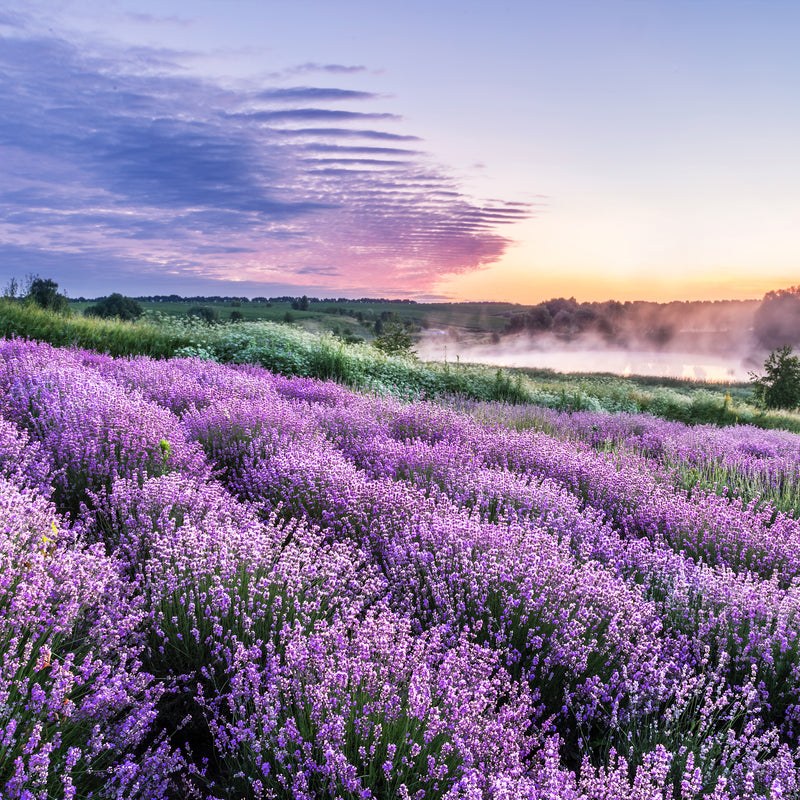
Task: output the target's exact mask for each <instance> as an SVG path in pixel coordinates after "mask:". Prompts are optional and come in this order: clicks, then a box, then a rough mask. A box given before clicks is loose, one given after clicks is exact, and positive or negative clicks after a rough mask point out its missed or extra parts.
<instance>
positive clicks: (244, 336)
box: [0, 299, 800, 433]
mask: <svg viewBox="0 0 800 800" xmlns="http://www.w3.org/2000/svg"><path fill="white" fill-rule="evenodd" d="M151 305H153V306H158V307H159V308H160V311H161V312H163V313H159V314H150V315H148V317H147V318H145V320H144V321H139V322H136V323H127V322H120V321H115V320H102V319H96V318H86V317H82V316H77V315H73V316H64V315H59V314H54V313H52V312H49V311H44V310H42V309H39V308H37V307H34V306H29V305H22V304H19V303H17V302H14V301H10V300H7V299H0V336H4V337H10V336H20V337H27V338H31V339H38V340H42V341H47V342H50V343H51V344H54V345H57V346H62V347H63V346H78V347H85V348H88V349H93V350H96V351H98V352H101V353H108V354H110V355H113V356H125V355H146V356H151V357H155V358H170V357H173V356H199V357H200V358H204V359H209V360H215V361H220V362H224V363H250V364H260V365H261V366H263V367H265V368H267V369H270V370H273V371H275V372H279V373H282V374H285V375H297V376H303V377H313V378H321V379H328V380H335V381H338V382H339V383H343V384H346V385H348V386H353V387H356V388H359V389H364V390H368V391H376V392H378V393H382V394H394V395H397V396H401V397H407V398H418V397H428V398H434V397H442V396H453V395H458V396H461V397H463V398H469V399H474V400H495V401H502V402H508V403H530V404H534V405H540V406H546V407H548V408H556V409H560V410H590V411H591V410H593V411H610V412H617V411H627V412H630V413H641V412H646V413H650V414H653V415H655V416H659V417H662V418H664V419H670V420H677V421H680V422H685V423H688V424H707V423H713V424H717V425H732V424H750V425H756V426H758V427H761V428H781V429H785V430H789V431H793V432H795V433H800V413H797V412H787V411H770V412H764V411H763V410H761V409H759V408H758V407H757V406H756V405H755V404H754V402H753V396H752V390H751V388H750V386H749V384H746V383H734V384H715V383H704V382H696V381H691V380H678V379H674V378H663V379H660V378H652V377H640V376H633V377H626V378H622V377H620V376H616V375H610V374H607V373H593V374H563V373H557V372H554V371H551V370H536V369H511V368H497V367H491V366H486V365H480V364H467V363H460V362H457V363H455V364H453V363H442V362H422V361H419V360H416V359H414V358H411V357H397V356H388V355H386V354H384V353H382V352H380V351H379V350H377V349H376V348H374V347H372V346H370V345H369V344H368V343H366V342H364V343H348V342H346V341H344V339H343V338H342V336H341V335H335V334H334V333H332V332H331V328H330V324H328V323H326V324H327V328H326V326H325V324H323V323H325V322H326V320H323V323H321V322H320V319H321V318H326V319H328V318H329V319H330V320H336V322H335V323H331V324H336V325H338V324H340V321H341V320H351V321H352V323H354V324H355V325H357V324H358V320H357V319H356V318H355V317H352V318H351V317H347V316H344V317H343V316H341V315H340V314H338V312H337V314H336V315H333V314H332V313H327V312H325V311H324V310H323V309H325V308H326V305H325V304H324V303H315V304H312V307H311V310H309V311H307V312H304V311H296V310H295V311H292V313H293V314H294V315H295V317H296V319H297V320H298V323H300V322H302V323H303V327H301V326H300V325H299V324H297V325H290V324H284V323H281V322H279V321H276V320H279V319H281V318H282V317H283V315H284V314H285V313H286V311H285V309H284V308H283V306H286V308H289V304H288V303H284V304H281V303H273V304H258V303H244V304H242V305H241V306H239V307H237V308H236V309H233V308H232V309H231V310H239V311H241V312H242V314H244V315H245V317H246V318H245V320H243V321H242V322H238V323H236V324H220V325H206V324H204V323H199V322H192V321H190V320H188V319H187V318H186V317H185V316H179V315H178V314H177V313H174V312H177V310H178V307H180V310H181V313H183V314H185V310H186V307H187V304H186V303H157V304H156V303H153V304H151ZM220 305H225V304H220ZM372 305H374V306H375V308H374V309H373V308H372ZM381 305H385V306H386V307H387V308H390V309H391V310H393V311H396V312H397V313H399V314H401V315H403V316H409V315H410V314H412V313H418V309H415V306H414V305H411V304H409V305H404V304H391V303H386V304H367V303H364V304H360V303H351V304H348V305H347V309H348V310H352V311H353V313H357V312H358V311H361V312H363V313H365V314H367V313H373V312H374V311H376V310H378V306H381ZM173 306H174V307H175V308H173ZM351 306H352V308H351ZM331 308H338V305H332V306H331ZM425 308H427V306H425ZM464 308H465V309H466V310H465V311H464V313H467V312H469V313H470V314H472V315H473V317H474V320H473V321H475V322H476V323H478V322H480V318H481V317H482V316H486V315H487V314H489V309H487V308H484V307H483V305H482V304H475V308H471V304H464ZM501 310H502V309H500V308H499V307H498V308H497V309H495V308H494V306H492V314H498V313H499V311H501ZM449 313H451V312H449ZM247 317H251V320H250V321H248V319H247ZM256 317H258V318H257V319H256ZM267 317H273V319H268V318H267ZM499 318H500V317H499V316H498V317H497V319H499ZM430 321H431V320H428V323H430ZM464 321H466V320H464ZM484 321H485V320H484ZM312 323H313V324H312ZM480 324H484V323H483V322H480ZM306 325H308V326H310V327H314V328H315V330H313V331H312V330H307V329H306V328H305V326H306ZM351 330H353V331H355V330H356V329H355V327H352V328H351ZM363 331H364V333H365V334H366V335H369V334H368V331H367V329H366V328H363ZM341 333H342V332H341V329H340V334H341Z"/></svg>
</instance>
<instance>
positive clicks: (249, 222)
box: [0, 16, 532, 294]
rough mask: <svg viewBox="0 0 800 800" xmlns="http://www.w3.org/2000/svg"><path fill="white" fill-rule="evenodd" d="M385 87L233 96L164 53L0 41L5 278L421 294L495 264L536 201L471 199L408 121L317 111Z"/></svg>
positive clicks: (0, 217)
mask: <svg viewBox="0 0 800 800" xmlns="http://www.w3.org/2000/svg"><path fill="white" fill-rule="evenodd" d="M143 21H145V22H147V21H149V20H143ZM0 22H2V16H0ZM176 22H177V21H176ZM294 70H295V71H296V72H297V71H300V72H308V73H310V72H314V71H316V72H323V73H328V74H337V73H343V74H350V73H357V72H360V71H363V70H364V68H363V67H345V66H339V65H332V64H328V65H315V64H305V65H302V66H301V67H299V68H294ZM375 97H376V96H375V95H374V94H373V93H371V92H360V91H354V90H349V89H340V88H337V87H316V86H298V87H292V88H280V87H271V86H264V87H261V88H259V89H258V90H255V91H254V90H253V89H252V87H249V88H247V89H242V90H241V91H237V90H233V89H231V88H230V87H228V86H222V85H216V84H214V83H212V82H209V81H203V80H200V79H197V78H192V77H187V76H186V74H185V73H182V72H181V71H180V70H178V69H171V68H169V55H168V54H165V53H164V52H163V51H149V50H147V49H146V48H136V49H129V50H125V51H124V52H119V53H109V52H108V50H103V49H100V48H98V49H97V51H96V52H94V53H90V52H87V51H86V48H85V47H81V48H78V47H77V46H75V45H73V44H71V43H70V42H69V41H68V40H66V39H65V38H60V37H58V36H43V35H41V34H39V35H33V34H29V33H28V34H26V33H25V31H24V30H23V29H19V28H18V29H16V30H15V31H12V32H11V33H8V34H7V35H5V36H2V37H0V277H2V274H3V272H4V271H5V272H6V273H8V274H9V275H10V274H19V268H20V267H21V266H23V265H24V269H25V271H26V272H27V271H31V270H33V271H42V272H47V273H48V274H52V275H53V276H54V277H55V278H56V279H57V280H60V281H61V282H62V285H65V286H72V287H76V288H73V293H79V294H92V293H95V292H99V291H111V290H113V289H114V288H116V284H115V280H116V281H119V285H120V286H128V284H129V283H130V282H131V280H133V278H134V276H138V277H139V280H141V282H142V291H145V288H144V287H145V284H147V285H150V284H152V285H156V284H157V285H159V286H164V285H165V284H166V283H169V281H172V284H173V286H174V290H176V291H180V290H181V289H180V287H181V281H183V280H184V279H185V280H187V281H191V282H192V286H195V287H196V286H198V285H199V284H200V283H202V282H203V281H205V282H208V283H211V284H214V283H215V282H216V283H217V284H220V283H224V282H227V281H234V280H235V281H236V282H237V283H236V286H239V287H241V286H244V285H247V286H255V287H258V286H259V285H262V284H263V285H269V286H273V287H277V286H282V287H287V286H291V285H296V286H298V287H304V288H308V287H317V288H318V290H319V292H320V293H323V294H324V293H325V292H326V291H328V290H336V291H337V293H342V292H352V293H369V294H374V293H375V292H376V291H377V290H380V291H381V292H383V293H392V294H412V293H414V292H425V291H428V290H429V289H430V287H431V286H433V285H434V284H435V282H436V280H437V279H438V278H439V277H440V276H441V275H444V274H449V273H454V272H467V271H470V270H473V269H476V268H478V267H480V266H481V265H484V264H487V263H490V262H492V261H494V260H496V259H497V258H499V257H500V256H501V255H502V253H503V252H504V250H505V248H506V247H507V246H508V244H509V241H508V239H507V238H506V237H505V236H503V235H502V234H501V233H500V232H499V231H500V230H501V228H502V226H504V225H507V224H509V223H513V222H516V221H518V220H521V219H524V218H526V217H528V216H530V214H531V213H532V208H531V207H530V206H528V205H526V204H523V203H515V202H504V201H491V202H476V201H475V200H473V199H471V198H469V197H467V196H465V195H464V194H463V193H462V192H461V190H460V188H459V186H458V185H457V184H456V183H455V182H454V181H453V179H452V178H451V177H450V176H449V175H448V173H447V171H446V170H445V169H444V168H441V167H435V166H431V164H430V159H429V158H427V157H425V155H424V153H422V152H421V151H420V150H419V149H416V147H417V145H414V147H415V149H408V148H407V147H404V146H402V144H403V143H408V142H414V143H417V142H419V141H420V140H419V138H418V137H417V136H415V135H413V134H412V133H408V132H404V131H397V130H384V129H382V127H380V126H378V125H377V124H374V123H389V124H391V126H395V127H396V125H397V124H398V122H399V121H400V120H401V117H400V116H399V115H396V114H391V113H386V112H380V113H378V112H374V113H373V112H370V111H369V110H358V111H353V110H349V109H347V108H344V109H343V108H335V109H331V108H326V107H324V105H319V104H326V103H328V102H335V103H337V104H341V103H348V102H354V103H359V104H362V107H363V103H365V102H370V101H372V100H374V99H375ZM270 103H279V104H281V105H282V106H283V107H282V108H278V109H275V108H272V109H270V108H266V109H265V108H263V104H270ZM309 103H313V104H315V105H313V106H309V105H307V104H309ZM259 105H261V106H262V107H259ZM287 106H288V107H287ZM334 120H335V121H336V122H337V123H339V124H340V125H341V127H333V128H332V127H308V126H307V123H309V122H323V123H324V122H326V121H334ZM366 121H368V124H369V127H366V128H365V127H363V126H364V124H365V122H366ZM292 123H300V125H302V127H294V128H293V127H290V126H291V125H292ZM359 126H361V127H359ZM344 142H347V143H344ZM373 142H378V143H380V144H373ZM394 143H398V145H399V146H397V147H395V146H394ZM377 276H379V279H378V277H377ZM83 284H86V286H85V288H78V287H82V285H83ZM187 285H188V284H187ZM128 290H129V289H128ZM220 290H221V289H220ZM255 291H256V293H258V290H257V289H256V290H255Z"/></svg>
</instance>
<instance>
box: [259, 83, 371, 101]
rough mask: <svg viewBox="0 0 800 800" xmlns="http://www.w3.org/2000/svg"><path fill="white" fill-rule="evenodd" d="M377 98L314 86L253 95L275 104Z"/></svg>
mask: <svg viewBox="0 0 800 800" xmlns="http://www.w3.org/2000/svg"><path fill="white" fill-rule="evenodd" d="M376 97H377V95H376V94H374V93H373V92H359V91H355V90H353V89H334V88H331V87H327V88H320V87H314V86H292V87H288V88H285V89H264V90H263V91H261V92H257V93H256V94H255V95H254V98H255V99H256V100H267V101H270V102H277V103H296V102H305V101H308V100H313V101H315V102H320V101H326V100H327V101H332V100H373V99H375V98H376Z"/></svg>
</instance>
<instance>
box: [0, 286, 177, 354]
mask: <svg viewBox="0 0 800 800" xmlns="http://www.w3.org/2000/svg"><path fill="white" fill-rule="evenodd" d="M0 336H4V337H11V336H21V337H26V338H28V339H38V340H39V341H43V342H49V343H50V344H53V345H56V346H58V347H73V346H78V347H85V348H87V349H90V350H97V351H98V352H100V353H108V354H109V355H112V356H127V355H146V356H152V357H154V358H170V357H171V356H173V355H174V354H175V352H176V351H177V350H178V349H179V348H181V347H185V346H187V345H190V344H191V339H190V338H189V337H188V336H186V335H185V334H184V333H183V332H182V331H180V330H176V331H166V330H164V329H163V328H161V327H160V326H158V325H155V324H152V323H148V322H136V323H134V322H122V321H120V320H118V319H109V320H106V319H99V318H98V317H65V316H63V315H62V314H58V313H56V312H53V311H48V310H46V309H43V308H39V306H37V305H35V304H33V303H30V304H23V303H18V302H15V301H13V300H11V299H9V298H0Z"/></svg>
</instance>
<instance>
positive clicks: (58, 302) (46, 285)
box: [25, 275, 69, 314]
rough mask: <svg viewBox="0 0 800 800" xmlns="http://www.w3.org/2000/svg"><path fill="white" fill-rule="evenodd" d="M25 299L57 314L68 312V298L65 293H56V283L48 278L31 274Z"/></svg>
mask: <svg viewBox="0 0 800 800" xmlns="http://www.w3.org/2000/svg"><path fill="white" fill-rule="evenodd" d="M25 299H26V300H28V301H29V302H31V303H35V304H36V305H37V306H39V307H40V308H46V309H48V310H49V311H56V312H58V313H59V314H64V313H69V300H67V297H66V295H63V294H59V293H58V284H57V283H56V282H55V281H51V280H50V279H49V278H40V277H39V276H38V275H33V276H31V277H30V285H29V286H28V293H27V295H26V297H25Z"/></svg>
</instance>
